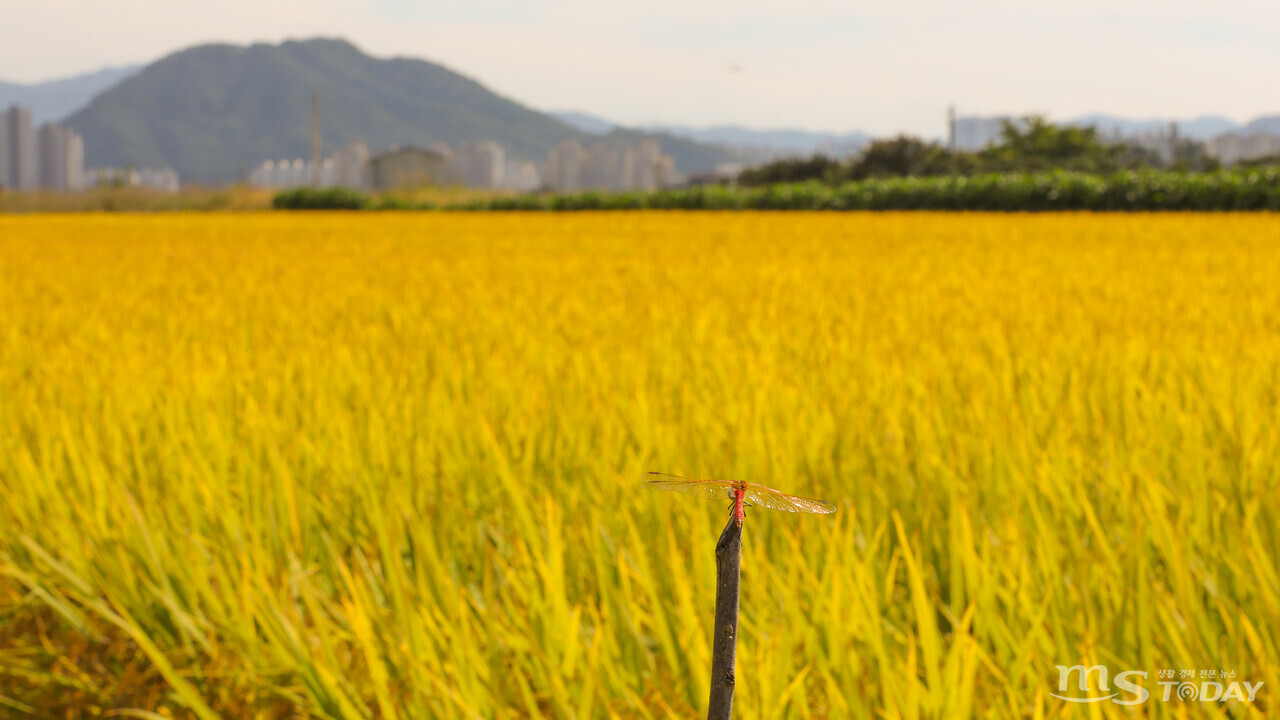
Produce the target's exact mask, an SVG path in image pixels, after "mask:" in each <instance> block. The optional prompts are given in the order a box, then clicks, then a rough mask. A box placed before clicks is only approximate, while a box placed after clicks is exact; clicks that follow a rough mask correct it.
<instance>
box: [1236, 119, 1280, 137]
mask: <svg viewBox="0 0 1280 720" xmlns="http://www.w3.org/2000/svg"><path fill="white" fill-rule="evenodd" d="M1241 131H1242V132H1244V133H1246V134H1247V133H1255V132H1268V133H1271V134H1272V135H1280V115H1267V116H1264V117H1260V118H1255V119H1254V120H1251V121H1249V124H1248V125H1245V126H1244V127H1243V128H1241Z"/></svg>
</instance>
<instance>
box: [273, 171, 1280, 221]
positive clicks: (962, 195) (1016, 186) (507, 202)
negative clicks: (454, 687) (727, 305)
mask: <svg viewBox="0 0 1280 720" xmlns="http://www.w3.org/2000/svg"><path fill="white" fill-rule="evenodd" d="M272 205H273V206H274V207H276V208H279V209H287V210H361V209H373V210H430V209H433V208H434V206H433V205H431V204H430V203H414V202H409V201H405V200H399V199H396V198H393V197H384V198H382V199H381V200H379V201H378V202H376V203H375V202H373V201H372V200H371V199H370V198H369V197H368V196H366V195H364V194H363V193H359V192H356V191H354V190H347V189H345V188H321V189H317V188H297V189H294V190H286V191H284V192H282V193H280V194H278V195H276V196H275V199H274V200H272ZM445 209H447V210H522V211H553V212H557V211H558V212H564V211H578V210H640V209H654V210H982V211H1004V212H1018V211H1021V212H1042V211H1053V210H1087V211H1101V212H1134V211H1167V210H1200V211H1228V210H1280V169H1278V168H1275V167H1268V168H1254V169H1242V170H1233V171H1221V172H1214V173H1175V172H1161V171H1154V170H1148V171H1142V172H1124V173H1117V174H1115V175H1090V174H1086V173H1073V172H1052V173H1038V174H1004V175H975V176H970V177H963V176H940V177H911V178H889V179H883V180H864V181H861V182H853V183H848V184H845V185H839V186H834V187H833V186H829V185H824V184H822V183H819V182H809V183H797V184H787V185H770V186H767V187H758V188H737V187H735V188H730V187H722V186H707V187H696V188H684V189H676V190H658V191H654V192H637V191H622V192H607V191H596V190H591V191H587V192H581V193H570V194H560V195H511V196H504V197H494V198H483V199H476V200H469V201H466V202H461V203H455V204H452V205H449V206H447V207H446V208H445Z"/></svg>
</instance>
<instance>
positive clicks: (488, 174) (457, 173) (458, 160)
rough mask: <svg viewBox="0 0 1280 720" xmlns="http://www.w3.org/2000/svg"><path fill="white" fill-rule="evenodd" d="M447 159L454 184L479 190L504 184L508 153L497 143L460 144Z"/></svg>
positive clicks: (450, 178)
mask: <svg viewBox="0 0 1280 720" xmlns="http://www.w3.org/2000/svg"><path fill="white" fill-rule="evenodd" d="M445 158H446V159H447V161H448V165H449V170H448V175H449V180H450V181H452V182H457V183H462V184H463V185H466V186H468V187H479V188H496V187H501V186H502V185H503V184H504V178H503V176H504V175H505V174H506V168H507V161H506V152H505V151H504V150H503V148H502V146H501V145H499V144H498V143H496V142H488V141H486V142H478V143H459V144H458V146H457V147H456V148H454V149H453V150H451V151H449V152H448V153H447V154H446V155H445Z"/></svg>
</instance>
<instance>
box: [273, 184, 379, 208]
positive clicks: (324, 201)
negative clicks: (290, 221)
mask: <svg viewBox="0 0 1280 720" xmlns="http://www.w3.org/2000/svg"><path fill="white" fill-rule="evenodd" d="M271 207H273V208H275V209H277V210H364V209H366V208H369V207H372V203H371V202H370V200H369V196H368V195H365V194H364V193H362V192H359V191H356V190H349V189H347V188H341V187H332V188H311V187H300V188H293V189H292V190H285V191H284V192H281V193H277V194H276V196H275V197H273V198H271Z"/></svg>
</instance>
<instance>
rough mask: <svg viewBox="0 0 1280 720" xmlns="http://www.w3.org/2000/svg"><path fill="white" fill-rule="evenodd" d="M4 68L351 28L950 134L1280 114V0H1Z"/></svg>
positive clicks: (619, 84)
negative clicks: (1012, 122) (961, 124)
mask: <svg viewBox="0 0 1280 720" xmlns="http://www.w3.org/2000/svg"><path fill="white" fill-rule="evenodd" d="M0 18H2V19H3V21H2V23H0V79H5V80H10V81H19V82H31V81H37V80H46V79H52V78H56V77H62V76H66V75H71V74H77V73H80V72H84V71H88V70H94V69H97V68H100V67H104V66H109V65H124V64H133V63H145V62H149V61H151V60H155V59H157V58H159V57H161V56H162V55H164V54H166V53H168V52H170V51H173V50H177V49H180V48H183V47H187V46H190V45H194V44H198V43H205V42H215V41H217V42H234V43H248V42H255V41H270V42H276V41H279V40H282V39H285V38H303V37H311V36H315V35H325V36H341V37H345V38H347V39H349V40H351V41H353V42H354V43H356V44H357V45H359V46H360V47H361V48H363V49H364V50H365V51H366V52H368V53H370V54H373V55H378V56H390V55H407V56H413V57H421V58H425V59H428V60H432V61H435V62H439V63H442V64H444V65H447V66H449V67H450V68H452V69H454V70H457V71H459V72H462V73H464V74H466V75H469V76H471V77H473V78H476V79H477V80H479V81H481V82H483V83H484V84H486V85H488V86H489V87H490V88H492V89H494V90H496V91H498V92H500V93H502V94H504V95H507V96H508V97H511V98H514V99H516V100H518V101H520V102H522V103H524V104H526V105H530V106H532V107H535V108H539V109H543V110H549V109H550V110H561V109H572V110H582V111H585V112H589V113H592V114H596V115H600V116H603V117H606V118H609V119H613V120H616V121H619V122H622V123H625V124H640V123H647V122H662V123H669V124H676V123H682V124H692V125H710V124H715V123H738V124H743V125H747V126H751V127H760V128H763V127H782V126H787V127H799V128H805V129H811V130H835V131H851V130H865V131H869V132H873V133H876V134H886V133H892V132H896V131H907V132H913V133H920V134H925V135H931V136H939V135H942V134H943V132H944V126H945V120H944V118H945V111H946V106H947V104H948V103H951V102H954V103H955V104H956V106H957V108H958V110H959V112H960V113H961V114H962V115H967V114H996V113H1016V114H1021V113H1026V112H1043V113H1048V114H1049V116H1050V117H1052V118H1058V119H1066V118H1069V117H1073V116H1076V115H1081V114H1085V113H1089V112H1106V113H1109V114H1116V115H1123V116H1128V117H1133V118H1148V117H1166V118H1167V117H1179V118H1189V117H1193V116H1196V115H1202V114H1217V115H1225V116H1227V117H1230V118H1232V119H1235V120H1239V121H1244V120H1248V119H1251V118H1253V117H1255V116H1257V115H1263V114H1276V113H1280V94H1277V92H1276V91H1275V88H1276V87H1277V80H1276V76H1277V71H1280V2H1275V0H1266V1H1263V0H1256V1H1255V0H1250V1H1244V0H1215V1H1213V2H1209V1H1208V0H1198V1H1197V2H1187V1H1184V0H1162V1H1161V2H1154V1H1151V2H1126V1H1124V0H1110V1H1105V2H1104V1H1102V0H1076V1H1074V2H1035V0H1029V1H1028V0H1024V1H1023V2H1018V3H1015V2H992V1H990V0H967V1H966V2H942V1H941V0H918V1H917V2H893V1H890V0H885V1H883V2H882V1H880V0H874V1H871V2H825V1H820V0H813V1H810V2H798V1H795V0H793V1H791V2H787V1H786V0H733V1H732V2H729V1H727V0H646V1H645V2H632V3H626V4H623V3H611V2H607V0H595V1H594V2H588V1H586V0H544V1H537V0H438V1H435V2H408V1H407V0H219V2H216V3H215V2H201V3H191V2H181V1H177V0H105V1H99V2H85V1H84V0H39V1H38V2H37V1H36V0H0Z"/></svg>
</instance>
